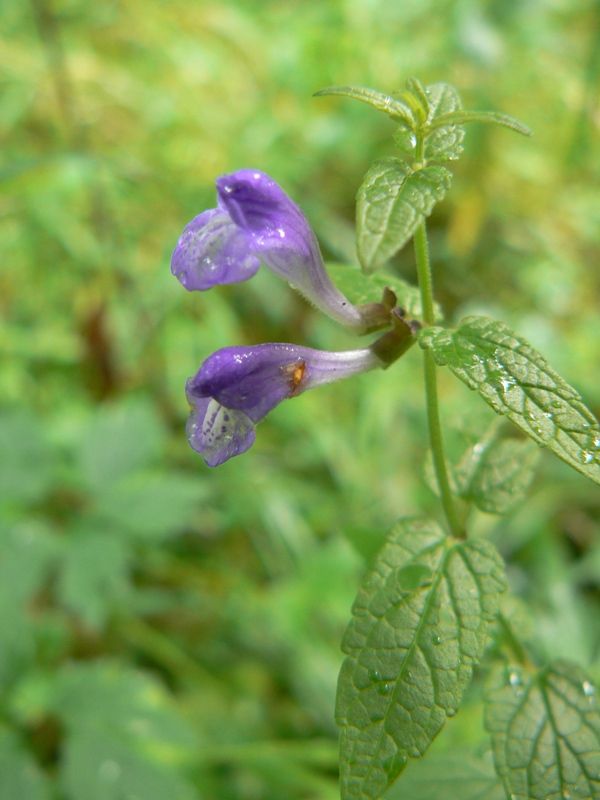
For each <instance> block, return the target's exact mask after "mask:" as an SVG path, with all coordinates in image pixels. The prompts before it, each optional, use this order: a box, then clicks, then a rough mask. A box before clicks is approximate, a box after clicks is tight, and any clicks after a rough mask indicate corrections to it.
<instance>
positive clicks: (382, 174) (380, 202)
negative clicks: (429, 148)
mask: <svg viewBox="0 0 600 800" xmlns="http://www.w3.org/2000/svg"><path fill="white" fill-rule="evenodd" d="M451 178H452V176H451V174H450V172H448V170H447V169H445V168H444V167H439V166H429V167H423V168H422V169H418V170H415V171H413V170H411V169H410V167H408V166H407V165H406V164H405V163H404V162H403V161H400V160H399V159H397V158H385V159H382V160H380V161H376V162H375V163H374V164H373V165H372V167H371V169H370V170H369V171H368V172H367V174H366V175H365V179H364V181H363V183H362V185H361V187H360V189H359V190H358V195H357V203H356V225H357V237H358V256H359V259H360V263H361V264H362V266H363V268H364V269H365V270H366V271H368V272H370V271H371V270H374V269H376V268H377V267H378V266H380V265H381V264H383V263H384V262H386V261H387V260H388V259H390V258H391V257H392V256H393V255H394V253H396V252H398V250H400V248H402V247H403V246H404V245H405V244H406V242H407V241H408V240H409V239H410V238H411V236H412V235H413V234H414V232H415V231H416V229H417V228H418V226H419V225H420V224H421V223H422V222H423V220H424V219H425V218H426V217H428V216H429V215H430V214H431V212H432V211H433V207H434V206H435V204H436V203H437V202H439V201H440V200H442V199H443V197H444V196H445V194H446V192H447V191H448V188H449V187H450V181H451Z"/></svg>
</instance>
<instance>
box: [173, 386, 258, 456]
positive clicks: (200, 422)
mask: <svg viewBox="0 0 600 800" xmlns="http://www.w3.org/2000/svg"><path fill="white" fill-rule="evenodd" d="M188 397H189V395H188ZM190 400H191V402H192V404H193V411H192V413H191V415H190V418H189V420H188V424H187V436H188V441H189V443H190V444H191V446H192V447H193V448H194V450H196V451H197V452H198V453H200V455H201V456H202V457H203V458H204V460H205V461H206V463H207V464H208V466H209V467H218V466H219V464H222V463H223V462H224V461H227V460H228V459H230V458H233V457H234V456H239V455H240V454H241V453H245V452H246V450H248V448H250V447H252V445H253V444H254V440H255V438H256V433H255V431H254V424H253V422H252V420H250V419H249V418H248V417H247V416H246V414H244V412H243V411H239V410H236V409H229V408H225V407H224V406H222V405H221V404H220V403H219V402H218V401H217V400H214V399H213V398H212V397H201V398H195V397H194V398H190Z"/></svg>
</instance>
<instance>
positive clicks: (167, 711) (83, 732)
mask: <svg viewBox="0 0 600 800" xmlns="http://www.w3.org/2000/svg"><path fill="white" fill-rule="evenodd" d="M55 713H56V714H57V715H58V716H59V718H60V719H61V720H62V722H63V723H64V725H65V726H66V729H67V741H66V747H65V756H64V760H63V763H62V765H61V774H60V783H61V785H62V787H63V791H64V792H65V795H66V797H67V798H68V800H81V798H83V797H85V798H86V800H87V799H88V798H89V800H121V798H123V797H137V798H143V800H165V798H174V799H175V798H177V800H179V798H181V800H197V798H198V795H197V794H196V792H195V791H194V789H193V787H192V785H191V784H190V783H189V782H188V781H187V780H186V778H185V777H184V775H183V773H182V765H183V764H184V763H185V762H186V761H187V760H188V759H189V758H190V756H191V753H192V752H193V748H194V747H195V746H196V743H195V739H194V736H193V734H192V733H191V731H190V730H189V729H188V727H187V725H186V724H185V722H184V721H183V719H181V718H180V717H179V716H178V715H177V714H176V712H175V711H174V709H173V708H171V706H170V704H169V702H168V700H167V697H166V695H165V692H164V691H163V689H162V688H161V687H160V685H159V684H158V683H157V682H156V681H154V680H151V679H150V678H149V676H147V675H144V674H143V673H141V672H136V671H134V670H132V669H128V668H119V667H117V666H116V665H115V664H110V663H96V664H93V665H89V664H85V665H73V666H71V667H70V668H69V669H67V670H65V671H64V672H63V673H62V674H61V675H60V676H59V680H58V685H57V694H56V708H55Z"/></svg>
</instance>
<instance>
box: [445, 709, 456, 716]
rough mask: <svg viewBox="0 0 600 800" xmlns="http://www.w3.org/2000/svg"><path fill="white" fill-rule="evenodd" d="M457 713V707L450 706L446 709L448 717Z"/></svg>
mask: <svg viewBox="0 0 600 800" xmlns="http://www.w3.org/2000/svg"><path fill="white" fill-rule="evenodd" d="M455 715H456V709H455V708H449V709H448V710H447V711H446V716H447V717H454V716H455Z"/></svg>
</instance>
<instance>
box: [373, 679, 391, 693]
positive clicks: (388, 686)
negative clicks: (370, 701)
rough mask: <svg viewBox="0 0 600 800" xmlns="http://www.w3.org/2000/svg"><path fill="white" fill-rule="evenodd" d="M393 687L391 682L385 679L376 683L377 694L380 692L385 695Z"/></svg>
mask: <svg viewBox="0 0 600 800" xmlns="http://www.w3.org/2000/svg"><path fill="white" fill-rule="evenodd" d="M393 688H394V687H393V686H392V684H391V683H388V682H387V681H386V682H385V683H380V684H379V685H378V687H377V693H378V694H381V695H386V694H389V693H390V692H391V691H392V689H393Z"/></svg>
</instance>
